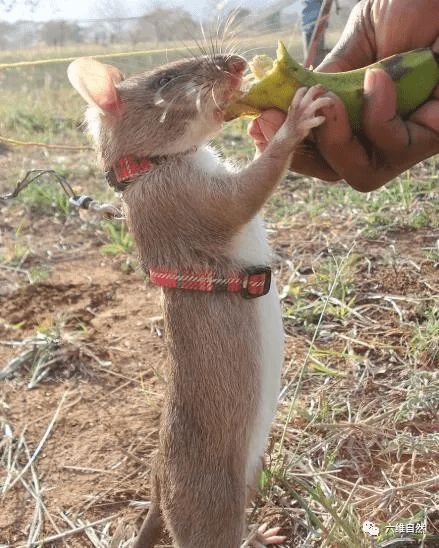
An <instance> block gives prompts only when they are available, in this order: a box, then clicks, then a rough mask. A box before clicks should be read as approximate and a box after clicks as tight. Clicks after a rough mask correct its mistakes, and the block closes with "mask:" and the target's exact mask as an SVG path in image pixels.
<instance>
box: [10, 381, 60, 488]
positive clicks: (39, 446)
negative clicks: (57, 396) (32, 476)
mask: <svg viewBox="0 0 439 548" xmlns="http://www.w3.org/2000/svg"><path fill="white" fill-rule="evenodd" d="M66 397H67V392H64V394H63V396H62V398H61V400H60V402H59V404H58V407H57V408H56V410H55V413H54V415H53V417H52V420H51V421H50V423H49V425H48V427H47V429H46V432H45V433H44V435H43V437H42V438H41V441H40V443H39V444H38V446H37V448H36V449H35V451H34V454H33V455H32V457H31V458H30V459H29V462H28V463H27V464H26V466H25V467H24V468H23V469H22V470H21V472H20V473H19V474H18V476H17V477H16V478H15V479H14V480H13V481H12V483H10V484H9V486H7V488H6V489H5V487H3V493H5V492H6V490H7V489H11V487H13V486H14V485H15V484H16V483H17V481H19V480H20V478H21V477H22V476H23V475H24V474H25V473H26V472H27V471H28V470H29V468H30V467H31V466H32V463H33V462H34V460H35V459H36V458H37V456H38V455H39V453H40V451H41V449H42V448H43V445H44V444H45V443H46V440H47V438H48V437H49V435H50V432H51V430H52V428H53V425H54V424H55V422H56V420H57V418H58V415H59V414H60V412H61V409H62V406H63V405H64V402H65V400H66ZM5 485H6V484H5Z"/></svg>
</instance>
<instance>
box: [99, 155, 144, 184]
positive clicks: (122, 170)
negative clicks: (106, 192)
mask: <svg viewBox="0 0 439 548" xmlns="http://www.w3.org/2000/svg"><path fill="white" fill-rule="evenodd" d="M153 167H154V162H152V161H151V160H150V159H149V158H146V157H143V158H138V157H137V156H134V154H126V155H125V156H122V158H119V160H117V161H116V162H114V164H113V165H112V166H111V169H110V171H107V172H106V173H105V177H106V179H107V181H108V184H109V185H110V186H112V187H113V188H114V189H115V190H118V191H119V192H122V191H123V190H125V189H126V187H127V186H128V185H129V184H130V179H132V178H133V177H135V176H136V175H139V174H140V173H145V172H147V171H151V169H153Z"/></svg>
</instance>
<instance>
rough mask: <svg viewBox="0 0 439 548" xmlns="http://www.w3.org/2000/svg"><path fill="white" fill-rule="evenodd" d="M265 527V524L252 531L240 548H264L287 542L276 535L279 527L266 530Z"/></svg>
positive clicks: (285, 538) (284, 538)
mask: <svg viewBox="0 0 439 548" xmlns="http://www.w3.org/2000/svg"><path fill="white" fill-rule="evenodd" d="M267 527H268V525H267V524H266V523H265V524H264V525H261V526H260V527H259V528H258V529H256V528H255V529H253V531H252V532H251V533H250V535H249V536H248V537H247V539H246V541H245V542H244V544H242V546H241V548H264V546H270V545H273V544H282V543H283V542H285V541H286V540H287V537H284V536H280V535H278V533H279V531H280V529H281V528H280V527H273V528H272V529H268V530H267Z"/></svg>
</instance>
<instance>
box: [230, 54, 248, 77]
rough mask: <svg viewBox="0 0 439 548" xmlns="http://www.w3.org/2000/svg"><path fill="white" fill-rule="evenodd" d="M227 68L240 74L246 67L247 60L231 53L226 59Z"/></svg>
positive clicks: (235, 73) (237, 74)
mask: <svg viewBox="0 0 439 548" xmlns="http://www.w3.org/2000/svg"><path fill="white" fill-rule="evenodd" d="M227 68H228V70H229V71H230V72H231V73H232V74H234V75H236V76H241V75H242V73H243V72H244V71H245V69H246V68H247V62H246V60H245V59H243V58H242V57H240V56H239V55H231V56H230V57H229V59H228V60H227Z"/></svg>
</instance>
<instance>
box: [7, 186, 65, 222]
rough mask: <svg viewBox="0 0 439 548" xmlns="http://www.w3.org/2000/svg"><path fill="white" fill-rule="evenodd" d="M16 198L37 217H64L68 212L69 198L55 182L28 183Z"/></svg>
mask: <svg viewBox="0 0 439 548" xmlns="http://www.w3.org/2000/svg"><path fill="white" fill-rule="evenodd" d="M17 200H18V201H20V202H21V203H23V204H24V205H25V206H26V207H28V208H29V210H30V212H31V213H32V214H33V215H36V216H38V217H43V216H53V215H55V216H56V217H58V218H61V219H66V218H67V216H68V214H69V212H70V203H69V198H68V196H67V194H66V193H65V192H64V191H63V190H62V189H61V188H60V187H59V185H58V184H56V183H47V184H33V185H29V186H28V187H27V188H26V189H25V190H23V192H22V193H21V194H20V195H19V197H18V198H17Z"/></svg>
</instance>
